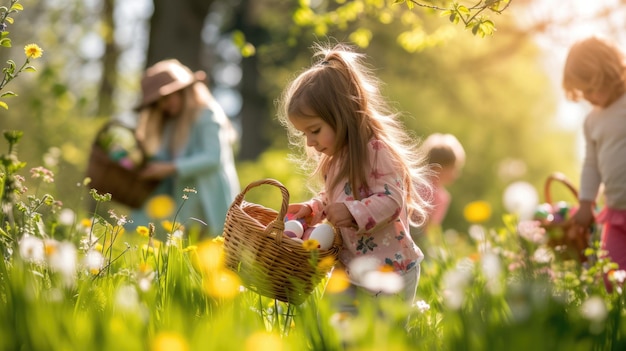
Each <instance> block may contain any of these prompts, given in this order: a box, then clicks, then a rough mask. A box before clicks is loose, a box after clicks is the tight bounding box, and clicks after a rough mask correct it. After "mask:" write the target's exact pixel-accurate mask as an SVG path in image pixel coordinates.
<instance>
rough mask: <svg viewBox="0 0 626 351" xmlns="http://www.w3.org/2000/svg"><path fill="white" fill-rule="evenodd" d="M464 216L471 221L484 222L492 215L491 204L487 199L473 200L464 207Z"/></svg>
mask: <svg viewBox="0 0 626 351" xmlns="http://www.w3.org/2000/svg"><path fill="white" fill-rule="evenodd" d="M463 216H464V217H465V219H466V220H467V221H468V222H470V223H482V222H485V221H487V220H488V219H489V217H491V206H490V205H489V203H488V202H486V201H473V202H470V203H469V204H467V206H465V208H464V209H463Z"/></svg>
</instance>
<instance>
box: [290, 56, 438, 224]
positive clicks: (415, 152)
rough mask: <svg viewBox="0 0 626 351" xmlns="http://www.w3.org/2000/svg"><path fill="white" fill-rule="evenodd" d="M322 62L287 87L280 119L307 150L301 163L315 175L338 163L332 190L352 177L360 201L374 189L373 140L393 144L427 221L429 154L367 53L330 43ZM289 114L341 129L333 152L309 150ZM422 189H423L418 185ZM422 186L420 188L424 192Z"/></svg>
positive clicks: (416, 213) (414, 207)
mask: <svg viewBox="0 0 626 351" xmlns="http://www.w3.org/2000/svg"><path fill="white" fill-rule="evenodd" d="M314 48H315V49H316V51H315V54H314V58H317V62H316V63H315V64H314V65H313V66H311V67H310V68H308V69H307V70H305V71H304V72H302V73H301V74H300V75H298V76H297V77H296V78H295V79H294V80H293V81H292V82H291V84H289V85H288V87H287V88H286V89H285V91H284V93H283V96H282V99H281V105H282V106H281V109H280V113H279V120H280V121H281V123H282V124H283V125H284V126H285V127H286V128H287V130H288V132H289V137H290V142H291V143H292V144H293V145H296V146H298V147H300V148H303V149H304V150H305V151H306V152H305V156H304V158H303V159H302V160H301V164H302V165H303V166H304V167H305V169H308V170H309V171H310V172H311V175H312V176H315V175H317V176H319V177H320V178H323V177H324V176H325V175H326V174H327V173H328V170H329V169H330V168H331V167H337V170H338V173H337V175H338V176H337V178H336V179H334V180H332V181H331V183H330V184H331V189H326V190H327V191H332V189H333V188H335V187H337V186H338V185H339V183H340V182H341V181H342V180H343V179H347V180H348V182H349V184H350V187H351V189H352V191H353V196H354V197H355V198H356V199H360V198H361V196H360V193H359V189H363V190H366V191H367V190H369V185H368V182H367V179H368V174H366V171H365V170H364V169H363V166H362V165H363V164H367V163H368V162H369V157H370V155H369V153H368V143H369V142H370V141H371V140H372V139H377V140H380V141H382V142H383V143H384V144H386V145H387V147H388V149H389V151H390V153H391V154H392V157H393V162H394V163H395V166H396V168H397V169H398V170H400V172H401V173H402V174H403V176H404V177H403V178H404V179H403V183H404V189H405V191H406V194H407V196H406V203H407V206H408V210H409V214H412V218H413V219H414V221H413V222H414V223H418V224H421V223H422V222H423V221H424V219H425V218H426V213H427V210H428V208H429V207H430V204H429V202H428V200H427V199H426V197H427V196H424V193H423V191H424V190H429V191H428V194H430V185H429V183H428V181H427V179H426V177H425V175H426V173H427V172H428V171H427V168H426V167H425V162H424V157H423V154H422V153H421V152H420V150H419V148H418V145H417V141H416V140H415V139H413V138H412V137H411V135H410V134H409V133H408V132H407V130H406V129H405V128H404V127H403V125H402V124H401V122H400V120H399V114H398V113H397V112H394V111H392V109H391V108H390V106H389V105H388V103H387V102H386V101H385V99H384V98H383V96H382V94H381V92H380V89H379V86H380V84H381V83H380V81H379V80H378V79H377V78H376V77H375V76H374V75H373V74H372V72H371V70H370V69H369V68H367V67H366V66H365V65H364V63H363V58H364V55H363V54H359V53H356V52H354V51H353V50H352V49H351V48H350V47H349V46H346V45H344V44H337V45H335V46H334V47H324V46H322V45H321V44H316V46H315V47H314ZM289 116H298V117H320V118H321V119H322V120H324V122H326V123H328V124H329V125H330V127H331V128H333V130H334V131H335V133H336V140H335V150H336V153H335V155H333V156H326V155H324V154H320V153H316V152H315V150H313V149H311V148H306V140H305V138H304V137H303V136H302V133H299V132H298V131H297V130H295V128H294V127H293V125H291V123H289ZM418 188H419V189H418ZM418 190H419V191H418Z"/></svg>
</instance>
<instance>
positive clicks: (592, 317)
mask: <svg viewBox="0 0 626 351" xmlns="http://www.w3.org/2000/svg"><path fill="white" fill-rule="evenodd" d="M580 312H581V313H582V315H583V317H585V318H587V319H588V320H589V321H592V322H603V321H604V320H605V319H606V317H607V316H608V314H609V312H608V310H607V307H606V304H605V303H604V300H603V299H602V298H601V297H599V296H591V297H589V299H587V300H586V301H585V302H583V304H582V305H581V306H580Z"/></svg>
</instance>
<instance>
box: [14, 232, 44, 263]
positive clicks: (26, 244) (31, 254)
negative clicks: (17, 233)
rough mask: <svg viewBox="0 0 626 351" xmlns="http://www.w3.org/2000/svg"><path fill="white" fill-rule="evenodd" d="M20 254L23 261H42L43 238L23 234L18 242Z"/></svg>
mask: <svg viewBox="0 0 626 351" xmlns="http://www.w3.org/2000/svg"><path fill="white" fill-rule="evenodd" d="M19 249H20V256H21V257H22V259H23V260H24V261H27V262H32V263H43V262H44V260H45V248H44V243H43V240H41V239H39V238H37V237H35V236H32V235H24V236H23V237H22V240H20V244H19Z"/></svg>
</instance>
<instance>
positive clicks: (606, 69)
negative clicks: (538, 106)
mask: <svg viewBox="0 0 626 351" xmlns="http://www.w3.org/2000/svg"><path fill="white" fill-rule="evenodd" d="M625 82H626V61H625V58H624V54H623V53H622V52H621V51H620V50H619V48H618V47H617V46H616V45H615V44H613V43H611V42H609V41H608V40H606V39H601V38H598V37H590V38H587V39H584V40H581V41H578V42H576V43H575V44H574V45H572V47H571V48H570V50H569V54H568V55H567V59H566V61H565V68H564V70H563V88H564V90H565V95H566V97H567V98H568V99H570V100H573V101H578V100H580V99H582V98H583V92H585V91H593V90H598V89H606V91H610V92H612V93H613V94H612V97H611V99H610V101H613V100H615V99H616V98H617V97H619V96H620V95H621V94H623V93H624V91H625V89H624V88H625V84H626V83H625Z"/></svg>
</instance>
